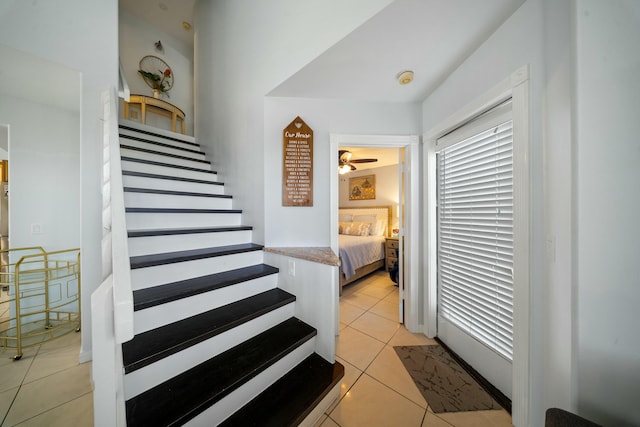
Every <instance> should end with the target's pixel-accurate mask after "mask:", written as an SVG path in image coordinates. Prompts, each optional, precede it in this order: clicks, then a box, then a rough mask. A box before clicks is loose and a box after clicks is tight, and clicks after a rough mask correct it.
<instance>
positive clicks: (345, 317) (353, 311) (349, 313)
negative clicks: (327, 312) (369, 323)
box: [340, 301, 365, 325]
mask: <svg viewBox="0 0 640 427" xmlns="http://www.w3.org/2000/svg"><path fill="white" fill-rule="evenodd" d="M364 312H365V310H363V309H362V308H360V307H357V306H355V305H353V304H349V303H348V302H346V301H344V302H340V322H342V323H344V324H347V325H348V324H350V323H351V322H353V321H354V320H356V319H357V318H358V317H360V316H362V314H363V313H364Z"/></svg>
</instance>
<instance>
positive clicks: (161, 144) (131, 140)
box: [120, 133, 205, 158]
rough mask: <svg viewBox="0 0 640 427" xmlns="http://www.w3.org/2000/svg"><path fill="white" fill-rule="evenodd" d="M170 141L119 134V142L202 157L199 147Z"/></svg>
mask: <svg viewBox="0 0 640 427" xmlns="http://www.w3.org/2000/svg"><path fill="white" fill-rule="evenodd" d="M169 142H170V141H166V140H164V139H152V138H143V137H141V136H137V135H127V134H122V133H121V134H120V143H124V144H126V145H132V146H135V147H140V148H144V147H149V148H150V149H152V148H151V147H154V148H153V149H155V150H156V151H161V152H165V153H173V154H183V155H185V156H187V157H196V158H198V157H202V158H204V155H205V154H204V153H203V152H202V151H200V149H199V148H200V147H197V146H196V147H187V146H183V145H182V143H179V144H180V145H177V144H173V143H169Z"/></svg>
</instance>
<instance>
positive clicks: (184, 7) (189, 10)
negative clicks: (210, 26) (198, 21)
mask: <svg viewBox="0 0 640 427" xmlns="http://www.w3.org/2000/svg"><path fill="white" fill-rule="evenodd" d="M195 2H196V0H118V6H119V7H120V8H121V9H124V10H126V11H127V12H128V13H130V14H131V15H133V16H135V17H137V18H139V19H141V20H143V21H147V22H148V23H150V24H152V25H154V26H156V27H158V28H159V29H161V30H162V32H164V33H167V34H169V35H170V36H173V37H174V38H176V39H178V40H180V41H181V42H183V43H184V44H186V45H187V46H190V47H193V29H191V30H185V29H184V27H183V26H182V23H183V22H188V23H189V24H190V25H193V5H194V4H195Z"/></svg>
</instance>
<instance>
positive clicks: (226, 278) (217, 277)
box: [133, 264, 279, 311]
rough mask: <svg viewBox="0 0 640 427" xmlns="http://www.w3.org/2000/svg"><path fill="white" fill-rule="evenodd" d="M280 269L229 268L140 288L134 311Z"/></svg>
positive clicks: (244, 280) (134, 297) (134, 293)
mask: <svg viewBox="0 0 640 427" xmlns="http://www.w3.org/2000/svg"><path fill="white" fill-rule="evenodd" d="M278 271H279V270H278V269H277V268H275V267H272V266H270V265H266V264H258V265H252V266H250V267H245V268H238V269H235V270H228V271H225V272H222V273H216V274H210V275H208V276H200V277H196V278H193V279H187V280H181V281H179V282H173V283H168V284H166V285H161V286H155V287H153V288H147V289H140V290H137V291H134V292H133V302H134V303H133V304H134V305H133V309H134V311H138V310H144V309H146V308H150V307H154V306H157V305H160V304H166V303H168V302H171V301H176V300H178V299H182V298H187V297H190V296H193V295H198V294H202V293H204V292H209V291H213V290H215V289H220V288H223V287H225V286H231V285H234V284H236V283H241V282H246V281H248V280H252V279H256V278H258V277H263V276H268V275H270V274H277V273H278Z"/></svg>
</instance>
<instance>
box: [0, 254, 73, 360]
mask: <svg viewBox="0 0 640 427" xmlns="http://www.w3.org/2000/svg"><path fill="white" fill-rule="evenodd" d="M0 255H4V256H2V257H0V258H1V259H2V260H3V261H2V263H1V264H0V347H6V348H15V349H16V355H15V356H14V357H13V358H14V359H15V360H19V359H20V358H21V357H22V354H23V353H22V349H23V348H24V347H29V346H32V345H36V344H40V343H42V342H45V341H48V340H51V339H54V338H58V337H60V336H62V335H65V334H67V333H69V332H72V331H76V332H78V331H80V249H65V250H61V251H54V252H46V251H45V250H44V249H43V248H41V247H39V246H38V247H30V248H19V249H8V250H3V251H0ZM7 255H8V256H7ZM16 260H17V261H16Z"/></svg>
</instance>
